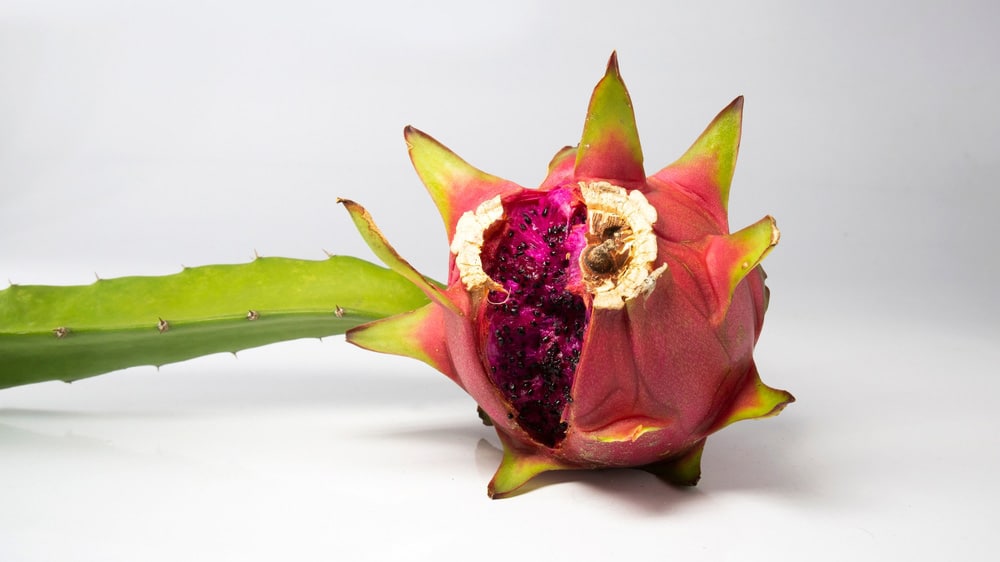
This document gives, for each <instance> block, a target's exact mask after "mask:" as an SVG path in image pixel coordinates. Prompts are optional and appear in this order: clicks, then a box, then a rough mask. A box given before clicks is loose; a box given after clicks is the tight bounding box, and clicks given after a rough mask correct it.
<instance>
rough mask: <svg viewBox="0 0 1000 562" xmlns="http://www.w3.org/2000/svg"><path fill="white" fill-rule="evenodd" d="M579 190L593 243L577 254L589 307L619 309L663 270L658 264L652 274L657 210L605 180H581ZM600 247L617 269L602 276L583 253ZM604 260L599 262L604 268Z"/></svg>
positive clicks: (652, 284) (645, 290)
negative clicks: (591, 298) (607, 249)
mask: <svg viewBox="0 0 1000 562" xmlns="http://www.w3.org/2000/svg"><path fill="white" fill-rule="evenodd" d="M580 192H581V193H582V194H583V199H584V202H585V203H586V205H587V224H588V227H589V230H590V235H589V236H588V239H589V240H590V241H591V242H592V244H591V246H589V247H588V249H587V250H585V251H584V252H583V253H582V254H581V259H580V267H581V269H582V270H583V279H584V282H585V284H586V286H587V289H588V290H589V291H590V292H591V294H593V296H594V301H593V303H594V307H595V308H611V309H618V308H622V307H623V306H624V305H625V301H627V300H630V299H632V298H634V297H636V296H637V295H639V294H644V295H648V294H649V293H650V292H651V291H652V290H653V287H655V284H656V279H657V278H658V277H659V276H660V275H661V274H662V273H663V271H664V269H665V268H666V266H665V265H662V266H660V267H659V268H657V269H656V271H653V262H655V261H656V248H657V246H656V235H655V234H653V223H655V222H656V209H655V208H654V207H653V206H652V205H650V204H649V202H648V201H646V197H645V196H644V195H643V194H642V193H641V192H639V191H636V190H633V191H631V192H630V191H628V190H626V189H625V188H623V187H619V186H617V185H612V184H610V183H607V182H589V183H588V182H580ZM609 233H612V234H609ZM602 241H603V242H604V244H601V242H602ZM605 244H606V245H610V246H609V247H610V248H612V250H611V253H610V256H611V261H612V262H613V263H615V265H616V266H618V267H616V268H615V269H614V270H613V271H610V272H607V273H604V272H600V270H598V272H595V271H594V268H591V267H590V266H588V262H587V260H588V256H590V255H591V254H590V253H589V252H588V250H590V249H591V248H595V247H597V246H603V245H605ZM596 249H597V250H602V249H603V248H596ZM605 253H607V252H605ZM602 257H603V256H602ZM607 259H608V258H605V261H604V262H601V263H602V264H606V262H607ZM616 260H621V263H620V264H619V263H617V261H616Z"/></svg>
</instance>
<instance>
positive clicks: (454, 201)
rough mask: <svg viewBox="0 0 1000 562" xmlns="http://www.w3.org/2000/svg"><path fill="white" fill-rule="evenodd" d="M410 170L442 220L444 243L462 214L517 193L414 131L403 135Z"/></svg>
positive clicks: (513, 187) (513, 186)
mask: <svg viewBox="0 0 1000 562" xmlns="http://www.w3.org/2000/svg"><path fill="white" fill-rule="evenodd" d="M403 136H404V137H405V138H406V145H407V147H408V148H409V151H410V160H411V161H412V162H413V167H414V169H416V171H417V175H419V176H420V180H421V181H423V183H424V185H425V186H426V187H427V191H428V192H429V193H430V195H431V199H433V200H434V204H435V205H437V208H438V212H440V213H441V218H442V219H443V220H444V225H445V229H446V230H447V232H448V240H449V241H451V239H452V238H454V236H455V225H457V224H458V219H459V218H460V217H461V216H462V214H463V213H465V212H466V211H469V210H472V209H474V208H476V206H477V205H479V204H480V203H481V202H483V201H485V200H487V199H490V198H491V197H494V196H496V195H502V194H505V193H508V192H510V191H513V190H516V189H520V186H518V185H517V184H515V183H514V182H511V181H507V180H505V179H501V178H498V177H496V176H493V175H490V174H487V173H486V172H483V171H481V170H479V169H477V168H475V167H473V166H472V165H470V164H469V163H468V162H466V161H465V160H462V159H461V158H459V157H458V156H457V155H456V154H455V153H454V152H452V151H450V150H448V148H446V147H445V146H444V145H442V144H441V143H439V142H438V141H436V140H434V139H433V138H432V137H430V136H429V135H427V134H425V133H424V132H422V131H420V130H419V129H416V128H414V127H406V129H404V131H403Z"/></svg>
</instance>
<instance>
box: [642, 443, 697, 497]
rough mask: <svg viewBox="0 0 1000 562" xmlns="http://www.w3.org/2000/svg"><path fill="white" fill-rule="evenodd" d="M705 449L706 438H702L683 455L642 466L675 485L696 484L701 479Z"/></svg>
mask: <svg viewBox="0 0 1000 562" xmlns="http://www.w3.org/2000/svg"><path fill="white" fill-rule="evenodd" d="M704 450H705V440H704V439H702V440H701V441H699V442H697V443H696V444H695V445H694V446H693V447H691V448H690V449H688V450H687V451H686V452H684V453H683V454H681V455H678V456H676V457H673V458H670V459H667V460H664V461H661V462H658V463H655V464H649V465H646V466H643V467H640V468H642V469H643V470H645V471H646V472H649V473H651V474H654V475H656V477H657V478H659V479H660V480H663V481H665V482H668V483H670V484H673V485H675V486H695V485H697V484H698V480H701V455H702V452H704Z"/></svg>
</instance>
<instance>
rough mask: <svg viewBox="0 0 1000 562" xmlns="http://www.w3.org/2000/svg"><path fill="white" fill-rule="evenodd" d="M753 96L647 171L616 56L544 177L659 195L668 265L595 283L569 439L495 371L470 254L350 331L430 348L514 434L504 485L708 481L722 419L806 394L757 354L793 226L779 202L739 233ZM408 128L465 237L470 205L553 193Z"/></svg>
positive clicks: (553, 183) (504, 491)
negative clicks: (786, 228) (538, 420)
mask: <svg viewBox="0 0 1000 562" xmlns="http://www.w3.org/2000/svg"><path fill="white" fill-rule="evenodd" d="M742 108H743V100H742V98H737V99H736V100H735V101H734V102H733V103H732V104H730V105H729V106H728V107H727V108H725V109H724V110H723V111H722V112H721V113H720V114H719V116H718V117H716V119H715V120H714V121H713V122H712V124H711V125H709V127H708V129H706V131H705V133H703V134H702V136H701V137H700V138H699V139H698V141H696V143H695V144H694V145H693V146H692V147H691V149H690V150H689V151H688V152H687V153H686V154H685V155H684V156H683V157H682V158H681V159H679V160H678V161H677V162H675V163H674V164H671V165H670V166H668V167H666V168H664V169H663V170H661V171H660V172H658V173H656V174H654V175H653V176H649V177H646V176H645V173H644V171H643V166H642V153H641V149H640V148H639V141H638V135H637V133H636V132H635V122H634V117H633V113H632V107H631V102H630V100H629V98H628V93H627V91H626V90H625V87H624V84H623V83H622V82H621V78H620V74H619V72H618V65H617V58H616V56H615V55H612V58H611V61H610V62H609V64H608V70H607V73H606V75H605V77H604V79H603V80H602V81H601V82H600V83H599V84H598V86H597V88H596V89H595V92H594V97H593V98H592V100H591V105H590V109H589V111H588V117H587V122H586V124H585V128H584V135H583V139H582V141H581V144H580V145H579V147H574V148H566V149H563V150H562V151H560V152H559V153H558V154H557V155H556V157H555V158H554V159H553V161H552V163H551V164H550V169H549V174H548V176H547V177H546V179H545V180H544V181H543V182H542V184H541V186H540V188H539V190H541V191H543V192H544V191H548V190H552V189H557V188H565V187H566V186H574V185H576V184H578V182H592V181H606V182H610V183H611V184H614V185H617V186H620V187H623V188H625V189H626V190H627V191H631V190H639V191H640V192H641V193H642V194H643V195H644V196H645V198H646V200H647V201H648V202H649V204H650V205H652V207H653V208H655V209H656V221H655V223H653V232H654V233H655V235H656V247H657V254H656V261H655V263H654V264H653V266H654V267H659V266H661V265H663V264H666V266H667V267H666V271H665V272H664V273H663V274H662V275H660V276H659V277H658V278H656V279H655V286H651V287H650V289H649V290H648V291H646V292H644V293H643V294H642V295H640V296H636V297H634V298H630V299H629V300H627V301H625V303H624V306H622V307H621V308H596V307H593V306H592V297H591V296H590V295H589V294H586V293H584V294H583V298H584V301H585V302H586V304H587V309H588V316H589V320H588V323H587V326H586V330H585V333H584V336H583V349H582V354H581V355H580V357H579V364H578V365H577V367H576V369H575V371H574V372H573V373H572V385H571V391H570V395H571V398H572V399H571V401H569V402H568V403H567V404H564V405H563V409H562V410H561V420H562V421H563V422H564V423H565V426H564V427H565V432H564V435H563V436H561V437H559V438H558V439H557V440H556V442H555V443H554V444H553V445H551V446H547V445H545V444H543V443H541V442H539V440H538V439H536V438H534V437H532V435H531V432H530V431H526V430H525V428H523V427H522V426H521V425H520V424H519V423H518V419H517V417H516V416H514V415H513V414H512V407H511V402H510V401H509V400H508V399H507V398H506V397H505V396H504V394H503V392H501V391H500V390H499V389H498V388H497V386H496V384H495V383H494V382H493V381H491V379H490V376H489V375H488V374H487V368H488V367H489V365H490V360H489V358H488V357H487V355H486V352H485V351H484V349H485V347H486V343H487V342H488V340H489V339H490V338H491V337H493V336H491V335H490V334H489V333H486V327H485V322H486V321H485V319H484V309H485V307H490V306H494V305H493V304H492V303H490V302H489V301H488V300H487V294H486V292H485V291H481V290H478V291H477V290H471V291H470V290H469V289H467V287H466V286H465V285H464V284H463V282H462V280H461V278H460V272H459V268H458V267H457V266H456V260H455V254H454V253H453V254H451V255H450V261H449V263H450V268H451V269H450V273H449V280H448V286H447V288H446V289H441V288H439V287H437V286H434V285H432V284H430V283H425V285H424V287H423V288H424V290H425V292H427V293H428V296H430V297H431V299H432V300H433V301H435V302H432V303H431V304H429V305H427V307H425V309H421V310H419V311H414V312H413V313H409V314H408V315H403V316H402V317H397V318H390V319H386V320H382V321H378V322H374V323H372V324H369V325H366V326H362V327H359V328H357V329H355V330H353V331H352V332H350V333H349V334H348V339H349V341H352V342H353V343H355V344H357V345H360V346H362V347H365V348H368V349H373V350H376V351H382V352H388V353H396V354H400V355H407V356H411V357H416V358H418V359H421V360H423V361H425V362H427V363H428V364H430V365H432V366H434V367H435V368H437V369H438V370H440V371H441V372H443V373H444V374H446V375H448V376H449V377H450V378H451V379H452V380H454V381H455V382H456V383H458V384H459V385H460V386H461V387H462V388H463V389H465V391H466V392H468V393H469V394H470V395H471V396H472V397H473V398H474V399H475V400H476V402H477V403H478V404H479V406H480V408H481V409H482V410H483V411H484V412H485V413H486V414H487V415H488V416H489V417H490V419H491V420H492V421H493V423H494V426H495V428H496V431H497V433H498V435H499V437H500V439H501V442H502V443H503V445H504V449H505V454H504V460H503V462H502V463H501V466H500V468H499V469H498V471H497V474H496V475H495V476H494V479H493V481H492V482H491V483H490V487H489V492H490V495H491V497H503V496H505V495H509V494H511V493H512V492H514V491H515V490H517V489H519V488H520V487H521V486H522V485H523V484H524V483H525V482H527V481H528V480H530V479H531V478H532V477H533V476H534V475H536V474H538V473H540V472H544V471H546V470H559V469H581V468H605V467H640V468H645V469H647V470H649V471H651V472H653V473H655V474H658V475H659V476H661V477H663V478H664V479H666V480H668V481H671V482H675V483H680V484H694V483H696V482H697V480H698V478H699V476H700V464H699V463H700V454H701V449H702V447H703V445H704V442H705V438H706V437H707V436H708V435H709V434H711V433H713V432H715V431H717V430H719V429H721V428H722V427H724V426H726V425H728V424H730V423H732V422H734V421H739V420H742V419H748V418H757V417H765V416H769V415H773V414H776V413H778V412H779V411H780V410H781V409H782V408H783V407H784V406H785V405H786V404H788V403H790V402H792V401H794V398H793V397H792V396H791V394H789V393H787V392H785V391H780V390H775V389H772V388H769V387H767V386H766V385H764V384H763V383H762V382H761V381H760V378H759V376H758V374H757V369H756V367H755V365H754V361H753V349H754V345H755V344H756V341H757V338H758V337H759V335H760V331H761V327H762V324H763V319H764V312H765V310H766V308H767V300H768V294H767V288H766V287H765V286H764V277H765V276H764V274H763V270H762V269H760V267H759V262H760V261H761V260H762V259H763V257H764V256H765V255H766V254H767V253H768V252H769V251H770V249H771V248H772V247H773V246H774V245H775V244H776V243H777V241H778V231H777V228H776V227H775V226H774V221H773V219H771V218H770V217H765V218H764V219H762V220H761V221H759V222H758V223H755V224H754V225H751V226H749V227H747V228H745V229H743V230H741V231H739V232H736V233H733V234H730V233H729V226H728V218H727V209H726V207H727V204H728V192H729V183H730V181H731V178H732V171H733V166H734V165H735V160H736V154H737V152H738V146H739V136H740V125H741V118H742ZM406 138H407V142H408V144H409V146H410V151H411V158H412V159H413V161H414V166H415V167H416V169H417V171H418V174H419V175H420V176H421V178H422V179H423V180H424V182H425V184H427V187H428V190H429V191H430V193H431V195H432V197H433V198H434V199H435V202H436V203H437V205H438V207H439V209H440V210H441V212H442V216H443V217H444V219H445V226H446V229H447V231H448V238H449V241H452V240H453V239H454V237H455V235H456V225H457V223H458V220H459V218H460V217H461V216H462V215H463V214H464V213H466V212H468V211H472V210H474V209H475V208H476V207H477V206H478V205H479V204H480V203H482V202H483V201H486V200H487V199H490V198H491V197H494V196H496V195H501V196H502V200H503V201H504V203H505V208H506V205H507V204H509V203H510V202H512V201H516V200H518V199H519V198H520V197H523V196H524V195H525V194H526V193H529V192H534V193H538V191H536V190H525V188H522V187H520V186H517V185H515V184H513V183H511V182H509V181H506V180H502V179H500V178H497V177H494V176H490V175H488V174H485V173H483V172H480V171H479V170H476V169H475V168H473V167H471V166H469V165H468V164H467V163H465V162H464V161H462V160H461V159H460V158H458V157H457V156H455V155H454V154H452V153H451V152H450V151H448V150H447V149H446V148H444V147H443V146H442V145H440V144H439V143H437V142H436V141H434V140H433V139H431V138H430V137H428V136H426V135H424V134H423V133H420V132H419V131H417V130H416V129H412V128H407V130H406ZM345 204H346V205H347V207H348V210H349V211H350V212H351V214H352V217H353V218H354V219H355V222H356V223H357V224H358V225H359V227H361V230H362V234H364V235H365V238H366V240H368V241H369V243H370V244H372V245H373V248H374V247H375V246H378V245H382V246H384V247H388V243H387V242H385V240H384V239H383V238H381V235H380V234H379V233H378V230H377V229H376V228H375V227H374V224H373V223H372V222H371V219H370V217H368V216H367V213H365V212H364V211H363V209H361V208H360V207H359V206H357V204H354V203H352V202H345ZM503 220H507V217H505V218H504V219H503ZM389 250H390V253H391V255H390V256H389V259H386V257H385V256H383V255H381V254H380V257H383V259H384V260H385V261H386V262H387V263H388V264H389V265H390V267H393V268H394V269H400V270H407V271H409V272H410V273H411V275H412V274H413V273H414V272H413V271H412V268H410V266H409V264H407V263H406V262H405V261H404V260H403V259H402V258H399V256H398V255H396V254H395V253H394V252H391V248H389ZM377 253H378V252H377ZM487 257H488V256H484V258H483V259H484V260H486V259H487ZM577 267H579V266H577ZM421 279H422V278H421Z"/></svg>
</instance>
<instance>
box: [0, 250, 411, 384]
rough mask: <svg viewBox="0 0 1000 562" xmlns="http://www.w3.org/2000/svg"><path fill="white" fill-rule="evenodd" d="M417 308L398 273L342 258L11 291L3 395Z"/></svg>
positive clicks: (4, 295)
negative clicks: (16, 389) (22, 387)
mask: <svg viewBox="0 0 1000 562" xmlns="http://www.w3.org/2000/svg"><path fill="white" fill-rule="evenodd" d="M426 303H427V298H426V297H425V296H424V295H423V294H422V293H421V291H420V290H418V289H417V288H416V287H414V286H413V284H412V283H410V282H409V281H407V280H406V279H405V278H403V277H402V276H400V275H399V274H397V273H394V272H392V271H390V270H388V269H385V268H382V267H378V266H376V265H374V264H371V263H368V262H365V261H363V260H359V259H356V258H350V257H341V256H334V257H331V258H329V259H327V260H322V261H311V260H295V259H287V258H258V259H256V260H254V261H253V262H250V263H247V264H237V265H212V266H202V267H192V268H186V269H185V270H184V271H182V272H180V273H176V274H173V275H165V276H159V277H122V278H118V279H105V280H100V281H97V282H95V283H93V284H91V285H83V286H71V287H54V286H44V285H23V286H22V285H14V286H11V287H10V288H8V289H5V290H3V291H0V388H6V387H10V386H16V385H21V384H29V383H35V382H42V381H48V380H65V381H71V380H77V379H81V378H84V377H89V376H94V375H99V374H101V373H106V372H109V371H113V370H117V369H124V368H126V367H132V366H137V365H163V364H166V363H173V362H177V361H183V360H186V359H191V358H193V357H198V356H201V355H207V354H210V353H219V352H236V351H239V350H242V349H247V348H250V347H257V346H261V345H265V344H269V343H274V342H280V341H286V340H291V339H298V338H305V337H326V336H331V335H335V334H342V333H344V332H345V331H346V330H348V329H350V328H352V327H354V326H357V325H358V324H362V323H364V322H369V321H371V320H374V319H378V318H382V317H385V316H391V315H394V314H399V313H400V312H404V311H406V310H412V309H414V308H419V307H420V306H423V305H425V304H426Z"/></svg>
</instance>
